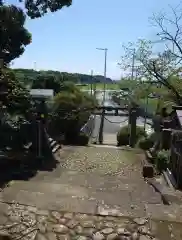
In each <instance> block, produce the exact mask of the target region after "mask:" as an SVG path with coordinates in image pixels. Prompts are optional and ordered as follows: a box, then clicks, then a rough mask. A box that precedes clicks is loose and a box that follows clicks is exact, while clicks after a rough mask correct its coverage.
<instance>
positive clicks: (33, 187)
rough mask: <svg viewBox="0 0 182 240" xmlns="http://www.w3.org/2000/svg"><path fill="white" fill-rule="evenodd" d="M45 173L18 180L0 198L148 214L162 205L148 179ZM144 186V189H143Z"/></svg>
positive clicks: (106, 212) (49, 206)
mask: <svg viewBox="0 0 182 240" xmlns="http://www.w3.org/2000/svg"><path fill="white" fill-rule="evenodd" d="M54 176H55V177H54V178H52V177H51V175H46V173H44V172H41V173H40V174H38V176H36V178H35V179H32V181H29V182H25V181H16V182H14V183H13V184H10V186H9V187H8V188H6V189H4V190H3V191H2V192H1V193H0V201H2V202H9V203H11V202H14V201H15V202H17V203H20V204H25V205H31V206H36V207H37V208H42V209H49V210H61V211H72V212H81V213H87V214H101V215H117V216H118V215H119V216H129V217H145V216H146V214H147V212H146V209H147V211H148V212H149V213H150V212H151V211H152V214H153V212H154V211H153V207H154V206H155V207H157V208H160V207H158V206H162V205H163V204H162V201H161V196H160V194H159V193H157V192H155V190H154V189H153V187H152V186H149V185H148V184H147V183H146V182H144V181H141V182H139V181H138V182H136V181H134V179H133V180H132V178H131V179H130V182H129V183H128V179H127V178H126V177H121V178H116V177H113V176H106V175H103V176H101V175H96V174H94V176H93V174H88V173H79V175H78V172H76V171H67V172H66V171H64V172H62V173H61V175H60V176H59V177H58V176H56V174H55V175H54ZM140 188H142V191H141V189H140Z"/></svg>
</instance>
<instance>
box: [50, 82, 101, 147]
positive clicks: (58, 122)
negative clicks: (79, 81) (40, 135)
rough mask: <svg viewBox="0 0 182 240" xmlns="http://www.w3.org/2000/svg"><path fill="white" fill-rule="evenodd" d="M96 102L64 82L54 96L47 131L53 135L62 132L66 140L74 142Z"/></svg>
mask: <svg viewBox="0 0 182 240" xmlns="http://www.w3.org/2000/svg"><path fill="white" fill-rule="evenodd" d="M96 104H97V102H96V101H95V99H94V98H92V97H91V96H89V95H87V94H83V93H82V92H81V91H80V90H79V89H78V88H77V87H76V86H75V85H74V84H71V83H66V84H65V86H64V88H63V90H62V91H61V92H59V93H58V94H57V95H56V96H55V98H54V103H53V107H52V112H51V115H50V124H49V131H50V132H51V134H53V135H60V134H63V135H64V136H65V138H66V141H67V142H71V143H75V142H76V141H77V140H78V135H79V133H80V129H81V127H82V126H83V125H84V124H85V123H86V122H87V120H88V118H89V116H90V114H91V108H93V107H94V106H96Z"/></svg>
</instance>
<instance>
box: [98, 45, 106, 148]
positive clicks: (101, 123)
mask: <svg viewBox="0 0 182 240" xmlns="http://www.w3.org/2000/svg"><path fill="white" fill-rule="evenodd" d="M96 49H97V50H101V51H104V53H105V58H104V95H103V103H102V105H103V107H104V103H105V100H106V72H107V50H108V49H107V48H96ZM104 115H105V110H104V108H103V110H102V115H101V121H100V129H99V143H100V144H102V143H103V129H104Z"/></svg>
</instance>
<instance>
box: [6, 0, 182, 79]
mask: <svg viewBox="0 0 182 240" xmlns="http://www.w3.org/2000/svg"><path fill="white" fill-rule="evenodd" d="M15 1H16V2H17V1H18V0H11V1H10V2H11V3H14V2H15ZM178 3H179V0H173V1H172V0H137V1H135V0H127V1H125V0H113V1H111V0H73V5H72V6H71V7H69V8H64V9H63V10H60V11H59V12H57V13H54V14H47V15H46V16H44V17H42V18H41V19H36V20H30V19H27V22H26V27H27V28H28V30H29V31H30V32H31V33H32V39H33V41H32V44H31V45H29V46H28V47H26V50H25V53H24V54H23V55H22V56H21V57H20V58H19V59H17V60H15V61H14V64H13V67H16V68H20V67H21V68H34V67H36V69H37V70H47V69H52V70H59V71H65V72H79V73H86V74H89V73H90V71H91V70H92V69H93V71H94V74H103V63H104V52H102V51H98V50H96V48H97V47H102V48H105V47H107V48H108V61H107V76H108V77H111V78H113V79H119V78H120V76H121V74H122V72H121V69H120V68H119V67H118V66H117V62H119V60H120V56H121V55H122V44H123V43H127V42H129V41H132V42H133V41H134V42H135V41H137V39H138V38H147V39H154V38H155V29H154V28H152V27H151V25H150V23H149V21H148V18H149V17H150V16H151V15H152V13H153V12H158V11H159V10H161V9H166V8H168V5H169V4H173V5H174V6H176V5H177V4H178Z"/></svg>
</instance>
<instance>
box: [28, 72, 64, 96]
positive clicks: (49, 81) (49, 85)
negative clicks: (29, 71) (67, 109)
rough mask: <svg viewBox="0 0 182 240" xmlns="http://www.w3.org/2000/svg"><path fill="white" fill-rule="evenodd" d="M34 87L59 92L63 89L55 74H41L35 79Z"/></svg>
mask: <svg viewBox="0 0 182 240" xmlns="http://www.w3.org/2000/svg"><path fill="white" fill-rule="evenodd" d="M32 88H34V89H36V88H37V89H53V91H54V93H55V94H57V93H58V92H60V90H61V84H60V82H59V80H58V78H56V76H54V75H46V74H42V75H41V74H40V75H38V76H37V78H36V79H35V80H34V81H33V84H32Z"/></svg>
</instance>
